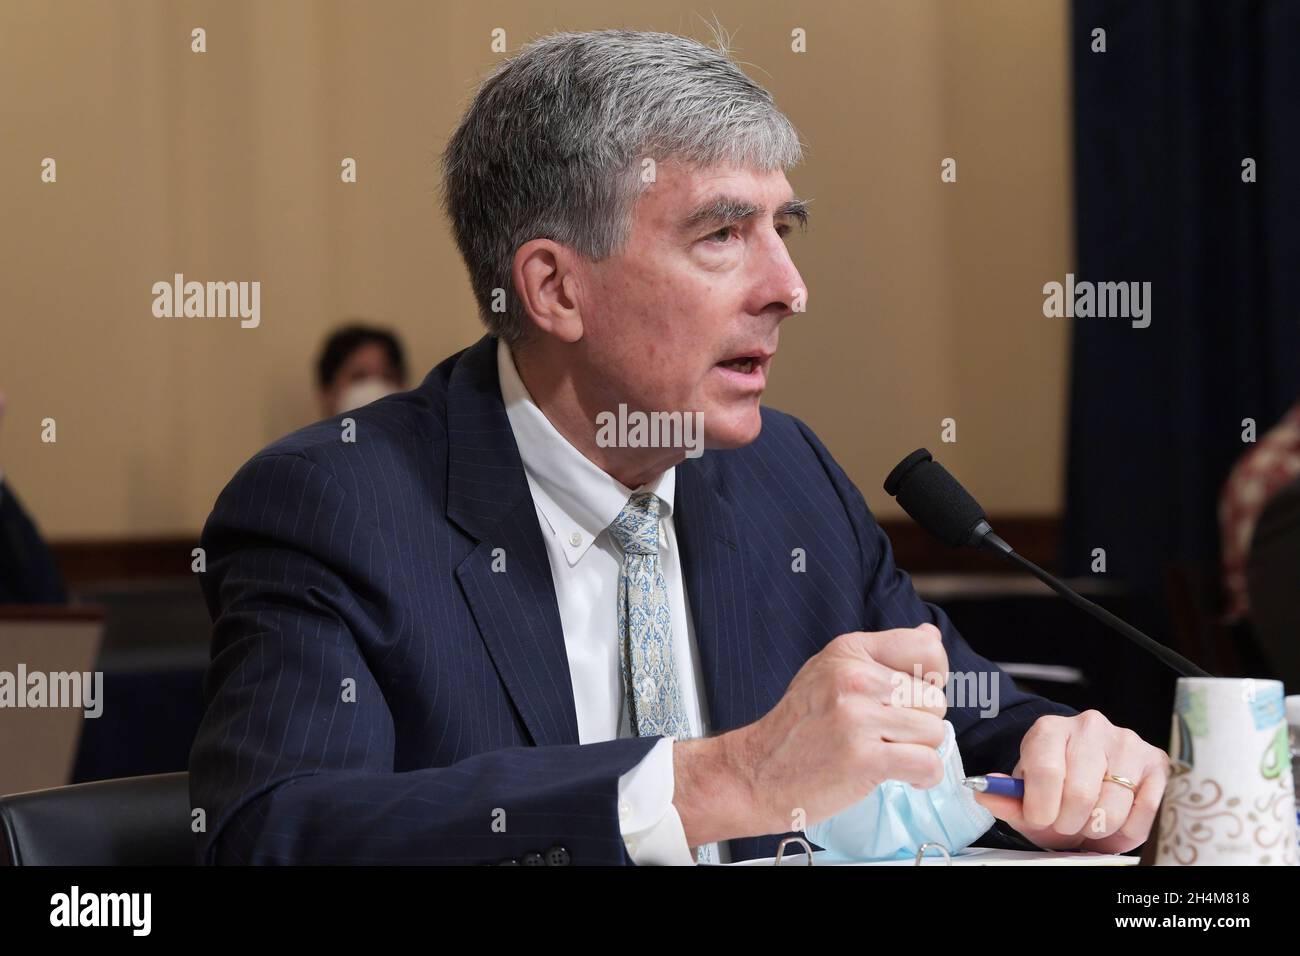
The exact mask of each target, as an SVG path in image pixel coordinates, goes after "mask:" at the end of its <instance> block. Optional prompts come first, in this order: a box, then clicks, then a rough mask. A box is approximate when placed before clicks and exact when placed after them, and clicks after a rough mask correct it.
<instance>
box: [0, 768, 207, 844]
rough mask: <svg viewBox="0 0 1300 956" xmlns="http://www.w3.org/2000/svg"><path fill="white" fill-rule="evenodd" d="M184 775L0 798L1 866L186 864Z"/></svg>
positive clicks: (189, 836)
mask: <svg viewBox="0 0 1300 956" xmlns="http://www.w3.org/2000/svg"><path fill="white" fill-rule="evenodd" d="M194 848H195V837H194V834H193V832H192V831H191V829H190V793H189V774H187V773H164V774H157V775H155V776H149V777H123V778H122V779H119V780H102V781H97V782H95V783H80V784H76V785H74V786H70V787H53V788H51V789H49V790H33V791H31V792H29V793H15V794H11V795H10V796H7V797H0V865H3V866H193V865H194V861H195V850H194Z"/></svg>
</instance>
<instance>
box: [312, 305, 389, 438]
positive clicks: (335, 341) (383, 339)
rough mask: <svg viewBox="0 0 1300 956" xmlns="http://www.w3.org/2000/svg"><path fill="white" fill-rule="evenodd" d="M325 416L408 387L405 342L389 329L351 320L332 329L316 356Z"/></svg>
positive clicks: (338, 413) (319, 390)
mask: <svg viewBox="0 0 1300 956" xmlns="http://www.w3.org/2000/svg"><path fill="white" fill-rule="evenodd" d="M316 385H317V388H318V393H317V394H318V399H319V402H320V410H321V417H322V418H333V417H334V416H335V415H340V414H342V413H343V412H350V411H352V410H353V409H355V408H360V407H361V406H362V405H369V404H370V403H371V402H373V401H375V400H376V399H380V398H383V397H384V396H385V395H391V394H392V393H394V392H400V391H404V390H405V389H406V357H405V356H404V355H403V353H402V343H401V342H399V341H398V339H397V336H395V335H394V334H393V333H392V332H389V331H388V330H387V329H380V328H375V327H373V326H369V325H361V324H356V323H354V324H350V325H345V326H343V327H342V328H339V329H336V330H335V331H334V332H332V333H330V336H329V338H327V339H326V340H325V345H324V346H323V347H322V348H321V353H320V358H318V359H317V360H316Z"/></svg>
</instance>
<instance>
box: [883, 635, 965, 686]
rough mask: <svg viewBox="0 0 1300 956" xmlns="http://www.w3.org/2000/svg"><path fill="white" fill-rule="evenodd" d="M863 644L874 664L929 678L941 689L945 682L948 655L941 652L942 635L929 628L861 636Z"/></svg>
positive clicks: (943, 651)
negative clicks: (875, 662)
mask: <svg viewBox="0 0 1300 956" xmlns="http://www.w3.org/2000/svg"><path fill="white" fill-rule="evenodd" d="M865 638H866V639H865V641H864V644H865V645H866V648H867V651H868V653H870V654H871V657H872V658H873V659H874V660H877V661H879V662H880V663H882V664H884V665H885V666H886V667H889V668H892V669H894V670H896V671H902V672H903V673H904V674H915V673H916V672H917V669H918V668H919V669H920V674H921V677H922V678H923V679H924V678H930V682H931V683H934V682H935V681H937V682H938V685H939V686H940V687H942V686H943V685H944V684H946V683H947V682H948V652H947V651H945V650H944V649H943V635H942V634H941V633H940V631H939V629H938V628H937V627H935V626H934V625H933V624H922V625H921V626H920V627H900V628H896V629H895V630H892V631H880V632H878V633H875V634H867V635H865Z"/></svg>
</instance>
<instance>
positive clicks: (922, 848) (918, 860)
mask: <svg viewBox="0 0 1300 956" xmlns="http://www.w3.org/2000/svg"><path fill="white" fill-rule="evenodd" d="M927 847H937V848H938V850H939V852H940V853H942V854H943V858H944V860H945V861H946V862H945V863H944V866H952V854H951V853H949V852H948V848H947V847H946V846H944V845H943V844H942V843H922V844H921V846H920V848H919V849H917V851H916V862H915V863H914V864H912V865H913V866H920V865H921V861H922V860H923V859H925V851H926V848H927Z"/></svg>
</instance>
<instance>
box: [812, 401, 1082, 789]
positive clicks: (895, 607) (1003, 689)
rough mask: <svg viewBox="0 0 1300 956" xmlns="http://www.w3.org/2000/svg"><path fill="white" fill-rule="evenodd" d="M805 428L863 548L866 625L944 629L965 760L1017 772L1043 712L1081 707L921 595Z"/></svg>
mask: <svg viewBox="0 0 1300 956" xmlns="http://www.w3.org/2000/svg"><path fill="white" fill-rule="evenodd" d="M799 428H800V431H802V432H803V435H804V437H805V438H806V439H807V440H808V443H809V444H810V445H812V447H813V450H814V451H815V452H816V453H817V456H818V458H819V459H820V460H821V463H822V467H823V468H825V469H826V473H827V474H828V475H829V476H830V479H831V482H832V483H833V484H834V486H835V490H836V493H837V494H838V495H839V498H840V500H841V501H842V502H843V503H844V506H845V509H846V510H847V511H848V515H849V520H850V521H851V522H852V525H853V530H854V533H855V534H856V535H857V539H858V543H859V546H860V548H861V550H862V560H863V568H864V572H865V576H866V589H867V593H866V621H865V623H864V625H863V629H864V630H867V631H883V630H889V629H890V628H895V627H916V626H917V625H919V624H924V623H925V622H927V621H928V622H930V623H931V624H933V625H935V627H937V628H939V630H940V631H941V632H942V633H943V645H944V649H945V650H946V651H947V653H948V670H949V673H950V674H951V675H952V678H951V682H950V684H949V696H950V704H949V707H948V712H947V714H946V717H947V719H948V720H950V721H951V722H952V725H953V730H954V731H956V734H957V745H958V747H960V749H961V754H962V762H963V764H964V765H965V766H966V769H967V770H968V771H969V772H970V773H989V772H1001V773H1010V772H1011V771H1012V769H1013V768H1014V767H1015V765H1016V763H1017V761H1019V759H1020V741H1021V740H1022V739H1023V738H1024V736H1025V734H1026V733H1027V732H1028V730H1029V728H1030V727H1032V726H1033V724H1034V722H1035V721H1036V720H1038V718H1039V717H1043V716H1047V715H1049V714H1057V715H1061V716H1067V717H1068V716H1072V715H1074V714H1075V713H1077V711H1075V710H1074V709H1073V708H1071V707H1067V706H1066V705H1065V704H1059V703H1057V702H1055V701H1052V700H1048V699H1047V698H1045V697H1040V696H1038V695H1037V694H1030V693H1027V692H1025V691H1023V690H1021V689H1020V688H1018V687H1016V684H1015V681H1014V680H1012V678H1011V676H1010V675H1009V674H1007V673H1006V672H1005V671H1003V670H1002V668H1000V667H998V666H997V664H995V663H993V662H992V661H990V660H988V659H987V658H985V657H982V656H981V655H979V654H977V653H976V652H975V651H974V650H973V649H972V648H971V646H970V645H969V644H968V643H966V640H965V639H964V638H963V637H962V636H961V634H960V633H958V631H957V628H956V627H954V626H953V623H952V621H950V620H949V619H948V615H947V614H945V613H944V612H943V610H942V609H941V608H939V607H937V606H936V605H934V604H930V603H929V602H926V601H922V600H921V599H920V597H919V596H918V595H917V593H916V591H915V590H914V589H913V587H912V579H911V577H910V576H909V575H908V574H907V572H906V571H903V570H901V569H900V568H898V567H897V566H896V565H895V564H894V552H893V548H892V547H891V546H890V544H889V537H888V536H887V535H886V534H885V532H884V529H883V528H881V527H880V524H879V522H877V521H876V519H875V517H874V516H873V515H872V514H871V510H870V509H869V508H868V507H867V503H866V501H865V499H863V497H862V493H861V492H860V491H859V490H858V489H857V487H856V486H855V485H854V484H853V482H852V481H850V480H849V477H848V475H846V474H845V473H844V470H843V469H842V468H840V466H839V464H838V463H837V462H836V461H835V460H834V459H833V458H832V457H831V455H830V452H828V451H827V450H826V448H825V447H824V446H823V445H822V443H821V442H820V440H818V438H817V436H816V435H814V434H813V433H812V430H811V429H809V428H808V426H807V425H805V424H803V423H802V422H799Z"/></svg>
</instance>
